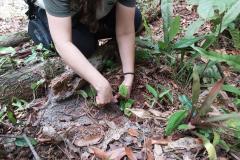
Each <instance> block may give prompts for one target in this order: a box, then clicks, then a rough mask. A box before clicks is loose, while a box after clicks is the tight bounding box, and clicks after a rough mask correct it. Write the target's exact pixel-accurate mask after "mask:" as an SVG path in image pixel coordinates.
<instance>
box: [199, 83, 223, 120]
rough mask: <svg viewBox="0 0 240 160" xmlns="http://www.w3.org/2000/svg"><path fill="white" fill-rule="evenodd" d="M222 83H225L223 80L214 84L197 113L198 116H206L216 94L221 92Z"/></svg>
mask: <svg viewBox="0 0 240 160" xmlns="http://www.w3.org/2000/svg"><path fill="white" fill-rule="evenodd" d="M224 81H225V80H224V79H221V80H219V81H218V82H217V83H215V85H214V86H213V87H212V89H211V90H210V92H209V94H208V95H207V97H206V99H205V100H204V102H203V103H202V105H201V108H200V110H199V112H198V114H199V115H200V116H206V114H207V113H208V112H210V111H211V104H212V103H213V101H214V99H215V98H216V97H217V94H218V93H219V91H220V90H221V88H222V85H223V83H224Z"/></svg>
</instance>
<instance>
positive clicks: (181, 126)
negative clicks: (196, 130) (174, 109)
mask: <svg viewBox="0 0 240 160" xmlns="http://www.w3.org/2000/svg"><path fill="white" fill-rule="evenodd" d="M189 129H191V127H190V126H189V125H187V124H181V125H179V126H178V130H183V131H187V130H189Z"/></svg>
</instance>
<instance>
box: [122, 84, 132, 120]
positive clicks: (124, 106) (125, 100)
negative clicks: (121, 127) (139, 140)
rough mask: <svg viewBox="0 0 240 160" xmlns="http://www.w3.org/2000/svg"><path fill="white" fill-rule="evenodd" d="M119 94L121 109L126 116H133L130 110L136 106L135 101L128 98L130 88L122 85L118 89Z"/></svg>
mask: <svg viewBox="0 0 240 160" xmlns="http://www.w3.org/2000/svg"><path fill="white" fill-rule="evenodd" d="M118 93H119V95H120V98H121V97H122V98H121V99H120V109H121V111H123V112H124V114H125V115H126V116H131V114H132V113H131V112H130V111H129V109H130V108H131V107H132V105H133V104H134V100H133V99H131V98H128V94H129V93H128V88H127V86H125V85H124V84H121V85H120V86H119V89H118Z"/></svg>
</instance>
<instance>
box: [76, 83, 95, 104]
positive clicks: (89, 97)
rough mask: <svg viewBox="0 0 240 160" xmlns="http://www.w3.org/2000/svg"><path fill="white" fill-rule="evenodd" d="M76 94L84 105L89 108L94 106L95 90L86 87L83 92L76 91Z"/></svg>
mask: <svg viewBox="0 0 240 160" xmlns="http://www.w3.org/2000/svg"><path fill="white" fill-rule="evenodd" d="M77 94H78V95H80V96H81V97H83V98H84V100H85V103H86V104H87V105H89V106H92V105H93V106H97V105H96V100H95V98H96V94H97V93H96V90H95V89H94V88H93V87H92V86H87V87H86V88H84V90H79V91H77Z"/></svg>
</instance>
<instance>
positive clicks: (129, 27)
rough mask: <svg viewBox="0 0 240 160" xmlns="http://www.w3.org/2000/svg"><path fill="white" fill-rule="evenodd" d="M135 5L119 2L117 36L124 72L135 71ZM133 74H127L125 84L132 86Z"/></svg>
mask: <svg viewBox="0 0 240 160" xmlns="http://www.w3.org/2000/svg"><path fill="white" fill-rule="evenodd" d="M134 16H135V7H126V6H124V5H122V4H120V3H117V17H116V36H117V42H118V47H119V52H120V56H121V61H122V66H123V73H127V72H134V63H135V28H134ZM133 78H134V76H133V75H126V76H125V79H124V82H123V83H125V85H127V86H129V87H131V86H132V83H133ZM130 90H131V89H130Z"/></svg>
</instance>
